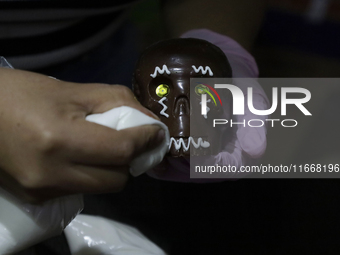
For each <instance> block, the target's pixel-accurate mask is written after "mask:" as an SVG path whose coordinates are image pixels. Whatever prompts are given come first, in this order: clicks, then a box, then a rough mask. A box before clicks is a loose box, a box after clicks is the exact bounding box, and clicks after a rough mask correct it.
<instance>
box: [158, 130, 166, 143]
mask: <svg viewBox="0 0 340 255" xmlns="http://www.w3.org/2000/svg"><path fill="white" fill-rule="evenodd" d="M164 139H165V131H164V129H160V130H159V131H158V133H157V137H156V143H158V144H159V143H161V142H162V141H163V140H164Z"/></svg>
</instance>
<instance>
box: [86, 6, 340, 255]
mask: <svg viewBox="0 0 340 255" xmlns="http://www.w3.org/2000/svg"><path fill="white" fill-rule="evenodd" d="M159 8H160V3H159V1H156V0H148V1H143V2H141V3H139V4H137V5H136V6H135V7H134V8H133V9H132V11H131V13H130V21H131V23H132V26H133V27H134V29H136V33H137V34H138V37H136V38H138V39H135V44H136V45H137V46H138V51H141V50H143V49H144V48H145V47H146V46H148V45H150V44H151V43H153V42H156V41H158V40H160V39H162V38H164V36H165V35H164V30H163V24H162V17H161V13H160V12H159ZM339 46H340V1H339V0H332V1H330V0H329V1H328V0H315V1H311V0H270V1H269V8H268V11H267V14H266V16H265V19H264V21H263V26H262V29H261V31H260V33H259V36H258V38H257V40H256V43H255V45H254V48H253V51H252V54H253V55H254V56H255V59H256V60H257V63H258V66H259V69H260V76H261V77H282V78H288V77H325V78H326V77H339V75H340V47H339ZM136 54H137V53H136ZM270 89H271V88H268V87H266V88H265V90H266V91H267V92H268V95H271V92H270V91H271V90H270ZM339 96H340V95H339V92H338V91H336V90H328V88H323V87H322V84H320V94H317V95H314V94H313V95H312V100H311V102H312V104H314V105H312V106H311V107H312V108H313V109H319V110H318V111H315V112H313V118H309V119H307V118H304V119H303V120H302V122H305V123H302V122H301V125H305V127H307V128H305V129H304V130H303V132H288V131H286V132H282V130H281V131H280V130H279V129H277V130H276V129H275V130H274V129H271V130H269V131H268V149H267V153H266V156H265V158H264V160H263V163H271V164H274V165H280V164H288V163H289V164H290V163H303V162H305V163H312V162H314V163H331V162H332V163H340V157H339V156H340V148H339V141H340V135H339V130H340V123H339V122H340V120H339V109H340V100H339ZM278 148H280V149H278ZM87 200H88V201H92V203H93V204H95V203H96V204H97V205H98V206H91V207H86V208H85V211H84V213H90V214H98V215H104V216H106V217H111V218H114V219H116V220H119V221H122V222H125V223H128V224H131V225H134V226H136V227H137V228H139V229H140V230H141V231H142V232H143V233H144V234H145V235H147V236H148V237H149V238H150V239H151V240H153V241H154V242H156V243H157V244H158V245H159V246H161V247H162V248H163V249H164V250H165V251H167V252H168V253H169V254H176V255H178V254H183V255H184V254H185V255H188V254H195V255H196V254H197V255H200V254H205V255H206V254H209V255H210V254H212V255H214V254H217V255H219V254H339V253H340V245H339V238H340V231H339V229H340V224H339V223H340V220H339V213H340V206H339V203H340V181H339V180H338V179H326V180H325V179H281V180H279V179H261V180H254V179H242V180H238V181H228V182H223V183H219V184H182V183H172V182H166V181H158V180H155V179H151V178H149V177H148V176H146V175H143V176H141V177H138V178H134V179H131V181H130V183H129V185H128V187H127V189H126V190H124V191H123V192H122V193H120V194H114V195H101V196H99V198H98V197H91V196H88V197H87ZM94 201H95V202H94ZM89 203H90V202H89Z"/></svg>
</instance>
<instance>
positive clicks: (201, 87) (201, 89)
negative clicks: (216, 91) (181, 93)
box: [195, 84, 209, 96]
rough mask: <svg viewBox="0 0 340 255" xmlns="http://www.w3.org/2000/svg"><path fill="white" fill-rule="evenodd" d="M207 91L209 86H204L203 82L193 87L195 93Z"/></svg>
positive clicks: (200, 93)
mask: <svg viewBox="0 0 340 255" xmlns="http://www.w3.org/2000/svg"><path fill="white" fill-rule="evenodd" d="M208 91H209V88H208V87H207V86H204V85H203V84H198V85H197V86H196V87H195V93H196V94H197V95H198V96H200V95H202V94H206V93H207V92H208Z"/></svg>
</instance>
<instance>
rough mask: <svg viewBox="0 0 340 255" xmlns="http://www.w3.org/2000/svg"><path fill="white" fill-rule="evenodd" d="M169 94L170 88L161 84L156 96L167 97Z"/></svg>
mask: <svg viewBox="0 0 340 255" xmlns="http://www.w3.org/2000/svg"><path fill="white" fill-rule="evenodd" d="M169 92H170V88H169V86H168V85H166V84H160V85H158V87H157V88H156V95H157V96H159V97H165V96H167V95H168V94H169Z"/></svg>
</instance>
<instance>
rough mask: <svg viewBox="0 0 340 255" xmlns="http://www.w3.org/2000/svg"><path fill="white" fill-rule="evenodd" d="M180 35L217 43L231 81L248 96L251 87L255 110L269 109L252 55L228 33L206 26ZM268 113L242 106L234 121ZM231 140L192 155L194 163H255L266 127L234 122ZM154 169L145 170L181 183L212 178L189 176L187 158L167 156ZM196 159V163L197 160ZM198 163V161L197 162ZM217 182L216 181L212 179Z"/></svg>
mask: <svg viewBox="0 0 340 255" xmlns="http://www.w3.org/2000/svg"><path fill="white" fill-rule="evenodd" d="M181 37H182V38H197V39H203V40H206V41H208V42H210V43H212V44H214V45H216V46H218V47H219V48H220V49H221V50H222V51H223V52H224V53H225V55H226V56H227V57H228V61H229V63H230V65H231V68H232V72H233V82H234V83H235V85H236V86H238V87H239V88H240V89H241V90H242V91H243V94H244V95H245V97H246V95H247V88H248V87H252V88H253V105H254V108H255V109H258V110H263V109H268V108H269V101H268V99H267V96H266V94H265V92H264V91H263V89H262V88H261V86H260V85H259V84H258V83H257V82H256V80H255V79H237V78H255V77H257V76H258V69H257V65H256V62H255V60H254V58H253V57H252V56H251V55H250V54H249V53H248V52H247V51H246V50H245V49H243V48H242V47H241V46H240V45H239V44H238V43H237V42H235V41H234V40H232V39H231V38H229V37H227V36H223V35H220V34H217V33H215V32H212V31H210V30H207V29H197V30H190V31H188V32H186V33H184V34H183V35H182V36H181ZM266 117H267V116H257V115H254V114H253V113H251V112H250V111H249V109H248V107H245V115H238V116H237V118H236V121H237V122H243V120H245V122H246V123H247V122H248V120H250V119H262V120H264V119H266ZM231 132H232V134H231V140H230V141H229V142H228V143H227V144H225V146H224V149H223V150H222V151H221V152H219V153H218V154H217V155H215V156H209V157H199V158H195V165H207V166H214V165H216V164H218V165H220V166H226V165H231V166H235V167H236V168H237V169H239V168H240V167H241V166H244V165H253V164H257V163H258V161H259V160H260V159H261V157H262V156H263V155H264V153H265V149H266V144H267V143H266V127H265V126H263V127H261V128H250V127H248V126H247V125H245V126H243V125H237V127H236V128H232V129H231ZM165 160H166V161H163V162H162V164H161V165H159V166H158V167H157V168H156V169H154V170H152V171H150V172H148V174H149V175H150V176H152V177H154V178H158V179H164V180H172V181H182V182H205V181H214V180H212V179H209V180H208V179H206V180H201V179H190V176H189V168H190V160H189V159H185V158H182V159H177V158H170V157H168V158H166V159H165ZM196 161H197V162H196ZM196 163H197V164H196ZM242 176H243V175H242V174H238V173H228V174H225V173H222V174H221V175H217V174H216V175H215V174H214V177H218V178H240V177H242ZM215 181H216V180H215Z"/></svg>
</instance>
